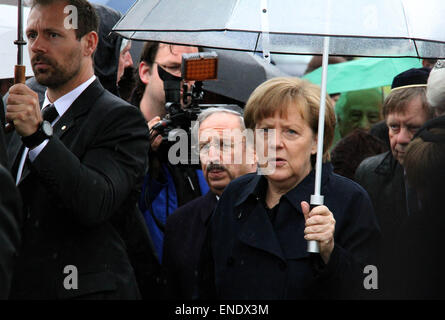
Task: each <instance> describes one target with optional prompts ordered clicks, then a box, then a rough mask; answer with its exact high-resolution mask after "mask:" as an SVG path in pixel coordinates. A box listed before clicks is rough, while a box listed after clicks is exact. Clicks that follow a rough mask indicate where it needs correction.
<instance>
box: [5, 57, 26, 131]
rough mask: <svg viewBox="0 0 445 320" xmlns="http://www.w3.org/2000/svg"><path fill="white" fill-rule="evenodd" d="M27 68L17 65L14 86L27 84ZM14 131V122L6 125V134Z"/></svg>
mask: <svg viewBox="0 0 445 320" xmlns="http://www.w3.org/2000/svg"><path fill="white" fill-rule="evenodd" d="M25 72H26V67H25V66H22V65H17V64H16V65H15V66H14V84H17V83H25V81H26V76H25ZM12 131H14V124H13V123H12V122H8V123H7V124H6V125H5V133H9V132H12Z"/></svg>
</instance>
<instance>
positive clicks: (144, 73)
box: [139, 61, 151, 85]
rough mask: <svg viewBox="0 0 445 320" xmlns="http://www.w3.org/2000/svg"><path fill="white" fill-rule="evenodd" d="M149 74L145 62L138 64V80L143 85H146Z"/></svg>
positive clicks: (149, 71) (149, 70)
mask: <svg viewBox="0 0 445 320" xmlns="http://www.w3.org/2000/svg"><path fill="white" fill-rule="evenodd" d="M150 73H151V68H150V66H149V65H148V64H147V63H146V62H145V61H142V62H141V63H140V64H139V78H140V79H141V81H142V83H143V84H145V85H146V84H148V81H149V78H150V77H149V75H150Z"/></svg>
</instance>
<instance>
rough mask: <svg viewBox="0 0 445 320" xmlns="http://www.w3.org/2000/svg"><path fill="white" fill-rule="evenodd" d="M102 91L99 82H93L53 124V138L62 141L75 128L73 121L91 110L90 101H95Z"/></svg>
mask: <svg viewBox="0 0 445 320" xmlns="http://www.w3.org/2000/svg"><path fill="white" fill-rule="evenodd" d="M104 90H105V89H104V88H103V87H102V85H101V84H100V82H99V80H97V79H96V80H94V81H93V83H91V84H90V85H89V86H88V87H87V88H86V89H85V90H84V91H83V92H82V94H81V95H80V96H79V97H78V98H77V99H76V100H74V102H73V103H72V104H71V106H70V107H69V108H68V110H67V111H66V112H65V113H64V114H63V116H62V117H60V119H59V120H58V121H57V122H56V123H55V124H54V127H53V129H54V136H55V137H58V138H59V139H62V137H63V136H64V135H65V134H66V133H67V132H68V131H69V130H70V129H71V128H73V127H74V126H75V124H76V122H75V120H76V119H77V118H78V117H80V116H82V115H83V114H85V113H87V112H88V111H89V110H90V109H91V107H92V105H93V104H94V103H92V101H96V100H97V98H98V97H99V96H100V95H101V94H102V93H103V92H104Z"/></svg>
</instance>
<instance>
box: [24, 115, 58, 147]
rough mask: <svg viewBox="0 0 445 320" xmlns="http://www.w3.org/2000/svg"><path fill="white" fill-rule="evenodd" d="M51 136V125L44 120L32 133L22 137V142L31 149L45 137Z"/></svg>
mask: <svg viewBox="0 0 445 320" xmlns="http://www.w3.org/2000/svg"><path fill="white" fill-rule="evenodd" d="M52 136H53V127H51V123H49V122H48V121H46V120H44V121H42V122H41V123H40V125H39V128H38V129H37V131H36V132H34V133H33V134H32V135H30V136H27V137H22V142H23V144H24V145H25V146H26V147H28V148H29V149H32V148H34V147H37V146H38V145H39V144H41V143H42V142H43V141H45V140H46V139H49V138H51V137H52Z"/></svg>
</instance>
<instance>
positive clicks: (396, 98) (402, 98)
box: [382, 86, 431, 119]
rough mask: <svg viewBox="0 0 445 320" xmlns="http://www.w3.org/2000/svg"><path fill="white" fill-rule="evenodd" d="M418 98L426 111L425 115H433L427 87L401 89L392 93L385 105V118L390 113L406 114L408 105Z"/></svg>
mask: <svg viewBox="0 0 445 320" xmlns="http://www.w3.org/2000/svg"><path fill="white" fill-rule="evenodd" d="M416 97H419V98H420V101H421V103H422V109H423V110H424V111H425V113H427V114H428V115H431V110H430V108H429V106H428V102H427V100H426V86H425V87H408V88H400V90H393V91H391V93H390V94H389V95H388V96H387V97H386V99H385V102H384V103H383V109H382V111H383V116H384V117H385V119H386V118H387V117H388V115H389V114H390V113H404V112H405V110H406V108H407V106H408V103H409V102H410V101H411V100H413V99H415V98H416Z"/></svg>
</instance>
